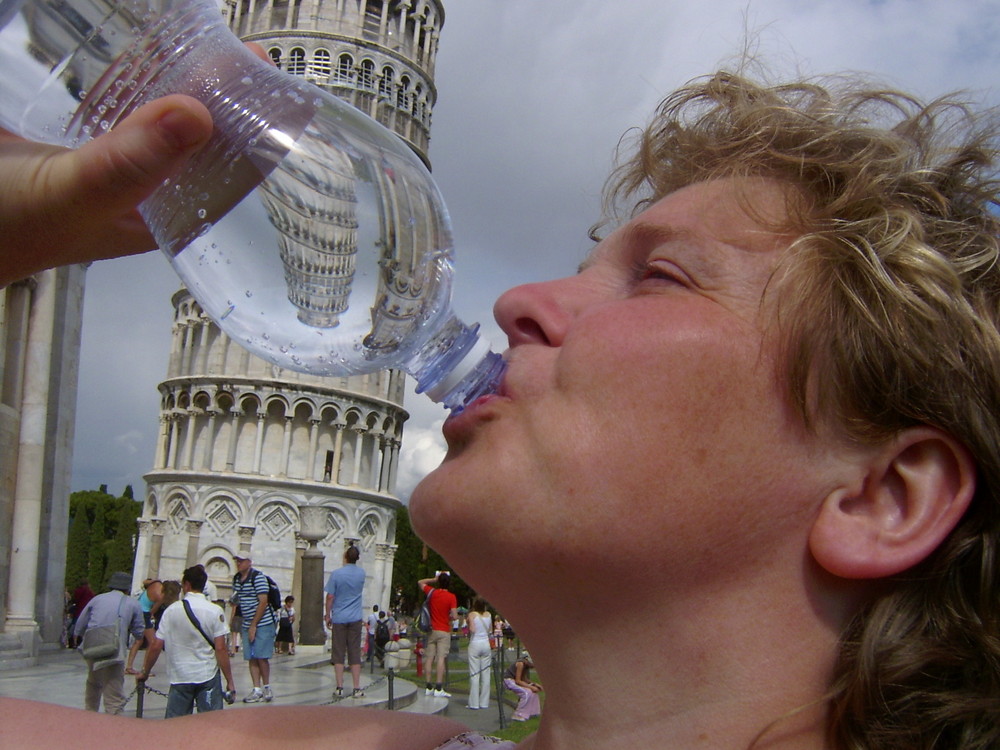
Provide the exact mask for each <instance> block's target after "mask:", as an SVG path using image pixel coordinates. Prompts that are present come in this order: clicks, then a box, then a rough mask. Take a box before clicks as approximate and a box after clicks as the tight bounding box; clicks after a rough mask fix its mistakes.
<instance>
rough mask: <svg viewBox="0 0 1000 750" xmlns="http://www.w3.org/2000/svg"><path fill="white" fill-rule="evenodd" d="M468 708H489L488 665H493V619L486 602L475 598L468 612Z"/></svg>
mask: <svg viewBox="0 0 1000 750" xmlns="http://www.w3.org/2000/svg"><path fill="white" fill-rule="evenodd" d="M468 622H469V651H468V660H469V708H471V709H473V710H478V709H480V708H489V707H490V684H491V682H492V681H491V679H490V677H491V675H490V665H491V664H492V663H493V647H492V641H493V618H492V617H491V616H490V613H489V612H487V611H486V600H485V599H483V598H482V597H481V596H477V597H476V598H475V599H473V600H472V609H471V611H470V612H469V619H468Z"/></svg>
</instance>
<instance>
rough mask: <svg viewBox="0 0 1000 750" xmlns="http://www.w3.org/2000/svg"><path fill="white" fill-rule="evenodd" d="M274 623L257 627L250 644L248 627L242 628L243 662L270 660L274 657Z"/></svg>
mask: <svg viewBox="0 0 1000 750" xmlns="http://www.w3.org/2000/svg"><path fill="white" fill-rule="evenodd" d="M274 630H275V628H274V623H273V622H270V623H268V624H267V625H258V626H257V632H256V633H255V634H254V635H255V636H256V637H255V638H254V639H253V643H251V642H250V626H249V625H247V627H245V628H243V661H250V660H251V659H270V658H271V657H272V656H273V655H274Z"/></svg>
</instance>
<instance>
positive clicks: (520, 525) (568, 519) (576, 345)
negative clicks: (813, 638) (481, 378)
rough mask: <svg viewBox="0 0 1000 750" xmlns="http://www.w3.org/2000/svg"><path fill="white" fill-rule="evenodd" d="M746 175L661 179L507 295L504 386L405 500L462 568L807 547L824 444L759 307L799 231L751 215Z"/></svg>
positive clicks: (760, 191)
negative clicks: (638, 210) (609, 223)
mask: <svg viewBox="0 0 1000 750" xmlns="http://www.w3.org/2000/svg"><path fill="white" fill-rule="evenodd" d="M736 187H737V183H736V182H735V181H734V180H730V179H722V180H715V181H711V182H704V183H698V184H695V185H692V186H689V187H687V188H684V189H682V190H679V191H677V192H675V193H673V194H671V195H668V196H667V197H665V198H663V199H662V200H660V201H659V202H657V203H656V204H654V205H653V206H651V207H650V208H649V209H647V210H646V211H644V212H643V213H642V214H641V215H639V216H638V217H636V218H635V219H633V220H632V221H630V222H629V223H628V224H626V225H625V226H623V227H621V228H620V229H618V230H617V231H616V232H614V233H613V234H612V235H611V236H609V237H608V238H607V239H605V240H604V241H602V242H601V243H600V244H599V245H598V246H597V247H596V248H595V249H594V251H593V252H592V253H591V255H590V257H589V258H588V259H587V260H586V261H585V263H584V264H583V265H582V266H581V269H580V271H579V273H577V274H576V275H575V276H571V277H568V278H565V279H561V280H557V281H550V282H544V283H539V284H530V285H526V286H521V287H517V288H515V289H512V290H510V291H509V292H507V293H506V294H504V295H503V296H502V297H501V298H500V299H499V301H498V302H497V304H496V308H495V314H496V317H497V320H498V321H499V323H500V324H501V326H502V327H503V329H504V331H505V332H506V333H507V336H508V339H509V343H510V348H509V351H508V352H507V359H508V362H509V368H508V371H507V374H506V376H505V379H504V383H503V387H502V388H501V391H500V393H499V394H497V395H496V396H492V397H488V398H486V399H484V400H482V401H480V402H477V403H476V404H474V405H473V406H472V407H470V408H469V409H467V410H466V411H465V412H463V413H461V414H460V415H458V416H457V417H454V418H452V419H450V420H448V422H447V423H446V424H445V427H444V435H445V438H446V439H447V442H448V453H447V456H446V458H445V460H444V462H443V463H442V465H441V466H440V467H439V468H438V469H436V470H435V471H434V472H432V473H431V474H430V475H429V476H428V477H427V478H426V479H425V480H424V481H423V482H422V483H421V484H420V486H419V487H418V488H417V490H416V491H415V493H414V495H413V498H412V501H411V505H410V511H411V514H412V518H413V523H414V526H415V528H416V529H417V530H418V532H419V533H420V534H421V536H422V537H423V538H424V539H425V540H426V541H427V542H428V544H430V545H431V546H432V547H434V548H435V549H437V550H438V551H439V552H441V553H442V554H444V555H445V557H446V558H447V559H448V560H449V562H452V564H454V565H456V567H458V568H459V569H460V570H463V573H465V575H466V577H467V578H471V577H472V576H474V572H473V571H472V568H471V567H470V566H472V565H475V564H476V561H477V560H478V559H479V558H482V559H483V563H482V565H481V569H482V570H483V571H488V570H489V567H490V560H489V559H488V555H487V554H484V553H495V552H496V551H497V547H499V548H500V549H501V550H503V549H504V548H506V549H508V550H511V549H513V548H512V547H511V545H515V546H517V547H519V548H520V550H521V551H522V552H523V553H525V555H526V556H527V559H530V560H531V561H532V564H533V565H535V566H538V565H551V566H552V568H553V569H556V568H557V567H558V566H563V565H566V564H568V565H570V566H575V567H574V569H575V570H576V571H577V575H579V573H580V572H582V570H583V569H582V568H581V567H580V566H581V565H583V566H586V565H588V564H590V563H593V564H594V565H595V566H598V565H599V566H612V567H613V566H616V565H619V566H623V567H621V569H620V571H619V572H625V571H626V570H629V569H631V570H633V571H634V568H635V566H636V565H648V566H652V567H650V568H649V569H648V571H647V572H648V573H649V574H653V573H657V572H669V573H670V574H671V575H674V576H676V575H677V574H678V573H679V570H680V569H682V568H684V567H688V568H690V569H692V570H696V569H698V568H702V569H704V565H705V564H707V563H712V565H713V566H715V567H714V568H713V569H716V570H719V571H720V573H721V572H723V569H724V568H726V567H727V565H730V564H731V565H733V566H736V565H745V564H746V563H747V562H748V561H752V559H753V558H754V557H756V556H760V555H763V554H767V550H768V548H769V547H772V548H773V545H774V544H775V539H776V538H780V539H787V537H788V534H789V533H790V532H791V531H792V530H794V531H795V532H796V533H797V534H798V535H799V536H798V537H797V538H796V540H795V541H796V543H801V544H802V545H803V546H804V544H805V541H804V540H805V533H804V530H803V521H804V519H805V518H807V517H811V514H812V513H813V512H814V510H815V504H813V503H811V502H810V501H811V500H815V499H817V498H821V497H822V496H823V495H825V493H826V492H827V491H828V490H829V487H830V478H829V472H828V471H827V469H828V464H827V463H826V462H825V461H824V460H821V459H823V457H824V456H827V450H826V447H825V446H824V445H821V444H820V443H819V442H818V441H817V439H816V438H813V437H810V436H809V435H808V434H807V433H806V431H805V430H804V429H803V428H802V426H801V423H800V420H798V419H797V418H796V416H795V415H794V413H793V412H792V410H791V409H790V408H789V406H788V403H787V398H786V397H785V396H784V394H783V392H782V390H781V388H780V387H779V384H778V382H777V379H776V368H775V361H774V351H773V349H774V345H773V343H771V342H770V341H769V339H767V338H766V337H765V335H764V326H766V324H767V323H768V316H769V314H770V313H769V307H768V306H766V305H765V306H762V295H763V293H764V289H765V286H766V285H767V283H768V280H769V278H770V276H771V273H772V271H773V269H774V267H775V262H776V258H777V255H778V254H779V253H780V252H781V251H782V250H783V249H784V248H786V247H787V246H788V244H789V242H790V240H791V238H790V237H788V236H782V235H776V234H774V233H772V232H770V231H767V230H765V229H763V228H762V227H761V226H760V225H758V224H757V223H756V222H755V220H754V219H753V218H751V216H748V215H747V213H746V212H745V211H744V210H743V208H741V205H740V203H739V201H738V198H737V194H736V191H735V188H736ZM741 187H744V188H748V189H747V190H746V192H745V195H746V196H749V197H750V198H751V200H752V205H753V208H754V211H755V212H759V214H758V215H761V216H763V217H770V218H774V219H778V218H780V217H782V216H784V205H785V199H786V196H787V192H786V189H785V188H783V187H782V186H781V185H780V184H779V183H777V182H773V181H769V180H764V179H757V180H754V181H753V182H751V183H746V182H744V183H743V184H742V185H741ZM498 520H499V523H498ZM779 535H784V536H779ZM647 553H648V554H647ZM717 558H721V563H720V560H719V559H717ZM624 566H627V567H624ZM654 568H656V569H654ZM601 569H602V570H604V571H605V572H609V571H608V569H607V567H604V568H601ZM536 571H537V567H536ZM484 593H487V592H484Z"/></svg>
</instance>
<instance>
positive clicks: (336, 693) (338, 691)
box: [333, 687, 344, 698]
mask: <svg viewBox="0 0 1000 750" xmlns="http://www.w3.org/2000/svg"><path fill="white" fill-rule="evenodd" d="M333 697H334V698H343V697H344V688H342V687H339V688H337V689H336V690H334V691H333Z"/></svg>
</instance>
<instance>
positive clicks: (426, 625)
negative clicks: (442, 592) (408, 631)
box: [414, 589, 437, 635]
mask: <svg viewBox="0 0 1000 750" xmlns="http://www.w3.org/2000/svg"><path fill="white" fill-rule="evenodd" d="M435 591H437V589H431V590H430V591H428V592H427V598H426V599H424V604H423V606H422V607H421V608H420V615H419V616H418V617H417V621H416V622H415V623H414V625H415V627H416V628H417V632H418V633H422V634H423V635H427V634H428V633H430V632H431V629H432V628H431V594H433V593H434V592H435Z"/></svg>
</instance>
